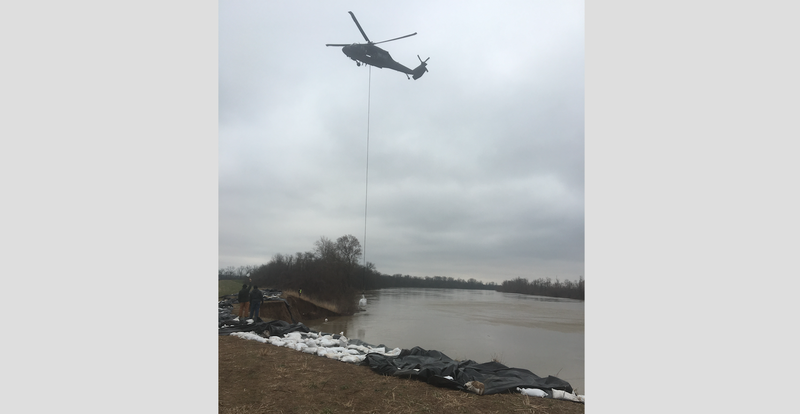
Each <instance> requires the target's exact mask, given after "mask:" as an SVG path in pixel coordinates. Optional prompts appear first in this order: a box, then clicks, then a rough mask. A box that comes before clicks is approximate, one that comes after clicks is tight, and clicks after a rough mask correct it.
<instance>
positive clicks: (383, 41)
mask: <svg viewBox="0 0 800 414" xmlns="http://www.w3.org/2000/svg"><path fill="white" fill-rule="evenodd" d="M415 34H417V32H414V33H411V34H407V35H405V36H400V37H395V38H394V39H389V40H382V41H380V42H376V43H373V45H377V44H381V43H386V42H391V41H392V40H399V39H405V38H406V37H411V36H414V35H415Z"/></svg>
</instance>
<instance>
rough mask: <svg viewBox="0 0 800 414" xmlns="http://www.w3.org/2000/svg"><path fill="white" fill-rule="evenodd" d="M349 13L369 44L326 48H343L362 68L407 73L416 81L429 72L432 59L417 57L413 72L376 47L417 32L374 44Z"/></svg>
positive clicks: (354, 17)
mask: <svg viewBox="0 0 800 414" xmlns="http://www.w3.org/2000/svg"><path fill="white" fill-rule="evenodd" d="M348 13H350V17H352V18H353V21H354V22H355V23H356V26H357V27H358V30H359V31H360V32H361V35H362V36H364V40H366V41H367V43H353V44H338V43H328V44H326V45H325V46H343V47H342V53H344V54H345V55H347V57H349V58H350V59H353V60H355V61H356V65H357V66H361V64H362V63H363V64H365V65H372V66H375V67H376V68H389V69H394V70H396V71H398V72H403V73H405V74H406V77H408V75H411V77H413V78H414V80H417V79H419V78H421V77H422V75H424V74H425V72H427V71H428V68H427V67H426V66H428V59H430V58H428V59H425V60H422V58H421V57H419V55H417V59H419V66H417V67H416V68H414V70H411V69H409V68H407V67H405V66H403V65H401V64H399V63H397V62H396V61H395V60H394V59H392V56H391V55H389V52H387V51H385V50H383V49H381V48H379V47H378V46H375V45H377V44H379V43H386V42H391V41H393V40H399V39H403V38H406V37H410V36H414V35H415V34H417V33H416V32H414V33H411V34H408V35H405V36H400V37H396V38H394V39H389V40H383V41H380V42H373V41H371V40H369V38H368V37H367V34H366V33H364V29H362V28H361V25H360V24H359V23H358V19H356V15H355V14H353V12H351V11H349V12H348Z"/></svg>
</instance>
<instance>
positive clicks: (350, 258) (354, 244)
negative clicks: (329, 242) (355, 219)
mask: <svg viewBox="0 0 800 414" xmlns="http://www.w3.org/2000/svg"><path fill="white" fill-rule="evenodd" d="M336 253H337V255H338V256H339V258H340V259H341V260H342V261H344V262H345V263H347V265H348V266H349V267H351V268H352V267H354V266H355V265H356V264H358V259H359V258H361V243H359V242H358V239H357V238H355V236H353V235H350V234H348V235H346V236H342V237H339V238H338V239H336Z"/></svg>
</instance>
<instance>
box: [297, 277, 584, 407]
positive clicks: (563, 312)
mask: <svg viewBox="0 0 800 414" xmlns="http://www.w3.org/2000/svg"><path fill="white" fill-rule="evenodd" d="M365 297H366V298H367V310H366V311H364V312H358V313H356V314H355V315H353V316H340V317H331V318H328V320H327V321H324V320H315V321H307V322H306V325H307V326H308V327H309V328H311V329H314V330H316V331H320V332H327V333H339V332H344V334H345V336H347V337H348V338H358V339H360V340H362V341H364V342H367V343H370V344H373V345H380V344H385V345H386V346H388V347H390V348H403V349H410V348H413V347H414V346H419V347H422V348H425V349H428V350H431V349H435V350H437V351H440V352H443V353H444V354H446V355H447V356H449V357H450V358H453V359H457V360H465V359H471V360H473V361H476V362H488V361H491V360H493V359H497V360H498V361H499V362H501V363H502V364H504V365H506V366H509V367H513V368H525V369H528V370H530V371H531V372H533V373H534V374H536V375H538V376H540V377H546V376H548V375H553V376H556V377H558V378H561V379H563V380H565V381H567V382H569V383H570V385H572V387H573V388H574V389H576V392H577V393H579V394H585V393H586V389H585V386H584V322H583V321H584V311H583V310H584V306H583V305H584V302H583V301H579V300H572V299H561V298H550V297H543V296H530V295H521V294H517V293H501V292H495V291H490V290H466V289H419V288H392V289H380V290H374V291H368V292H366V294H365ZM359 298H360V296H359ZM356 300H357V299H356Z"/></svg>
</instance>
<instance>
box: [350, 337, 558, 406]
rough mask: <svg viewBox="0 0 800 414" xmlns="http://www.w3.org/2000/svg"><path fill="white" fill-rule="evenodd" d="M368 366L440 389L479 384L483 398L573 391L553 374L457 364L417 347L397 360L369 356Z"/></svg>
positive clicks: (490, 364) (496, 365)
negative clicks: (521, 390)
mask: <svg viewBox="0 0 800 414" xmlns="http://www.w3.org/2000/svg"><path fill="white" fill-rule="evenodd" d="M365 363H367V364H368V365H369V366H370V368H372V370H373V371H375V372H378V373H380V374H383V375H392V376H395V377H406V378H415V379H418V380H421V381H425V382H427V383H429V384H433V385H436V386H439V387H447V388H453V389H460V390H466V388H465V384H466V383H468V382H470V381H479V382H481V383H483V385H484V387H485V388H484V391H483V394H484V395H487V394H498V393H504V392H516V390H517V387H519V388H538V389H541V390H550V389H557V390H563V391H566V392H568V393H571V392H572V386H571V385H569V383H568V382H566V381H564V380H562V379H560V378H556V377H554V376H552V375H550V376H547V377H545V378H542V377H539V376H538V375H536V374H534V373H532V372H531V371H528V370H527V369H522V368H509V367H507V366H505V365H503V364H501V363H499V362H484V363H482V364H479V363H477V362H475V361H472V360H467V361H455V360H453V359H451V358H450V357H448V356H447V355H445V354H443V353H441V352H439V351H433V350H432V351H428V350H425V349H423V348H420V347H418V346H416V347H414V348H412V349H410V350H409V349H404V350H403V351H402V352H401V353H400V355H399V356H396V357H391V356H385V355H379V354H368V355H367V358H366V360H365ZM445 377H451V378H453V379H452V380H451V379H447V378H445Z"/></svg>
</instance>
